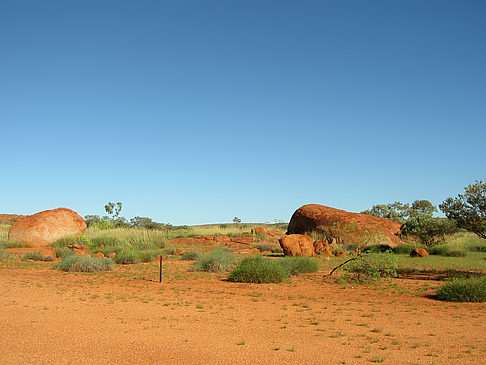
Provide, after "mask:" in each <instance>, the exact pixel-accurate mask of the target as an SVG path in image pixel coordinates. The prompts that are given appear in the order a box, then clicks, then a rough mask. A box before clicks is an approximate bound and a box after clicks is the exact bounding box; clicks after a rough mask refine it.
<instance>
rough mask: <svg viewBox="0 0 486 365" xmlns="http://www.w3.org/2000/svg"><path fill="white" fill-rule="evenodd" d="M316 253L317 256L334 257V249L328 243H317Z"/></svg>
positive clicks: (315, 243) (319, 241)
mask: <svg viewBox="0 0 486 365" xmlns="http://www.w3.org/2000/svg"><path fill="white" fill-rule="evenodd" d="M314 251H315V252H316V255H325V256H332V248H331V246H330V245H329V243H328V242H327V241H322V240H318V241H315V242H314Z"/></svg>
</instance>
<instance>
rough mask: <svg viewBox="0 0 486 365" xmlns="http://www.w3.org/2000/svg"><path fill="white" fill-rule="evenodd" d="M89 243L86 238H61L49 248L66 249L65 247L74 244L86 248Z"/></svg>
mask: <svg viewBox="0 0 486 365" xmlns="http://www.w3.org/2000/svg"><path fill="white" fill-rule="evenodd" d="M89 243H90V241H89V240H88V238H87V237H85V236H81V237H63V238H60V239H58V240H57V241H55V242H54V243H52V244H51V245H50V246H52V247H54V248H56V247H67V246H72V245H75V244H78V245H84V246H88V245H89Z"/></svg>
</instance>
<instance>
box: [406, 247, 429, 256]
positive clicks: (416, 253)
mask: <svg viewBox="0 0 486 365" xmlns="http://www.w3.org/2000/svg"><path fill="white" fill-rule="evenodd" d="M410 256H411V257H427V256H429V253H428V252H427V250H426V249H425V248H422V247H417V248H415V249H413V250H412V252H410Z"/></svg>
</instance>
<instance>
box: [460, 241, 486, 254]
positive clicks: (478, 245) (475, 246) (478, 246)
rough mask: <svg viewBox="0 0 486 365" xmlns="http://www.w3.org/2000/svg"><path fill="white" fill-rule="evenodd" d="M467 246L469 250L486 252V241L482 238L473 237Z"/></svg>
mask: <svg viewBox="0 0 486 365" xmlns="http://www.w3.org/2000/svg"><path fill="white" fill-rule="evenodd" d="M465 248H466V250H468V251H469V252H486V241H485V240H484V239H480V238H476V239H472V240H470V241H469V242H468V243H467V244H466V245H465Z"/></svg>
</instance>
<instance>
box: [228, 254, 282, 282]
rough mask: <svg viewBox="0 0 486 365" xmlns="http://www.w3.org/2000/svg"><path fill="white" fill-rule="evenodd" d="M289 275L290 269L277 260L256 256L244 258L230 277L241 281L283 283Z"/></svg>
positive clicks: (235, 280) (232, 279) (229, 278)
mask: <svg viewBox="0 0 486 365" xmlns="http://www.w3.org/2000/svg"><path fill="white" fill-rule="evenodd" d="M288 277H289V271H288V270H287V269H285V268H284V266H283V265H281V264H280V263H278V262H277V261H276V260H272V259H269V258H266V257H261V256H254V257H247V258H245V259H243V260H242V261H241V262H240V263H239V264H238V266H237V267H236V268H234V269H233V270H232V271H231V272H230V274H229V277H228V280H229V281H234V282H241V283H281V282H282V281H284V280H285V279H286V278H288Z"/></svg>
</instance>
